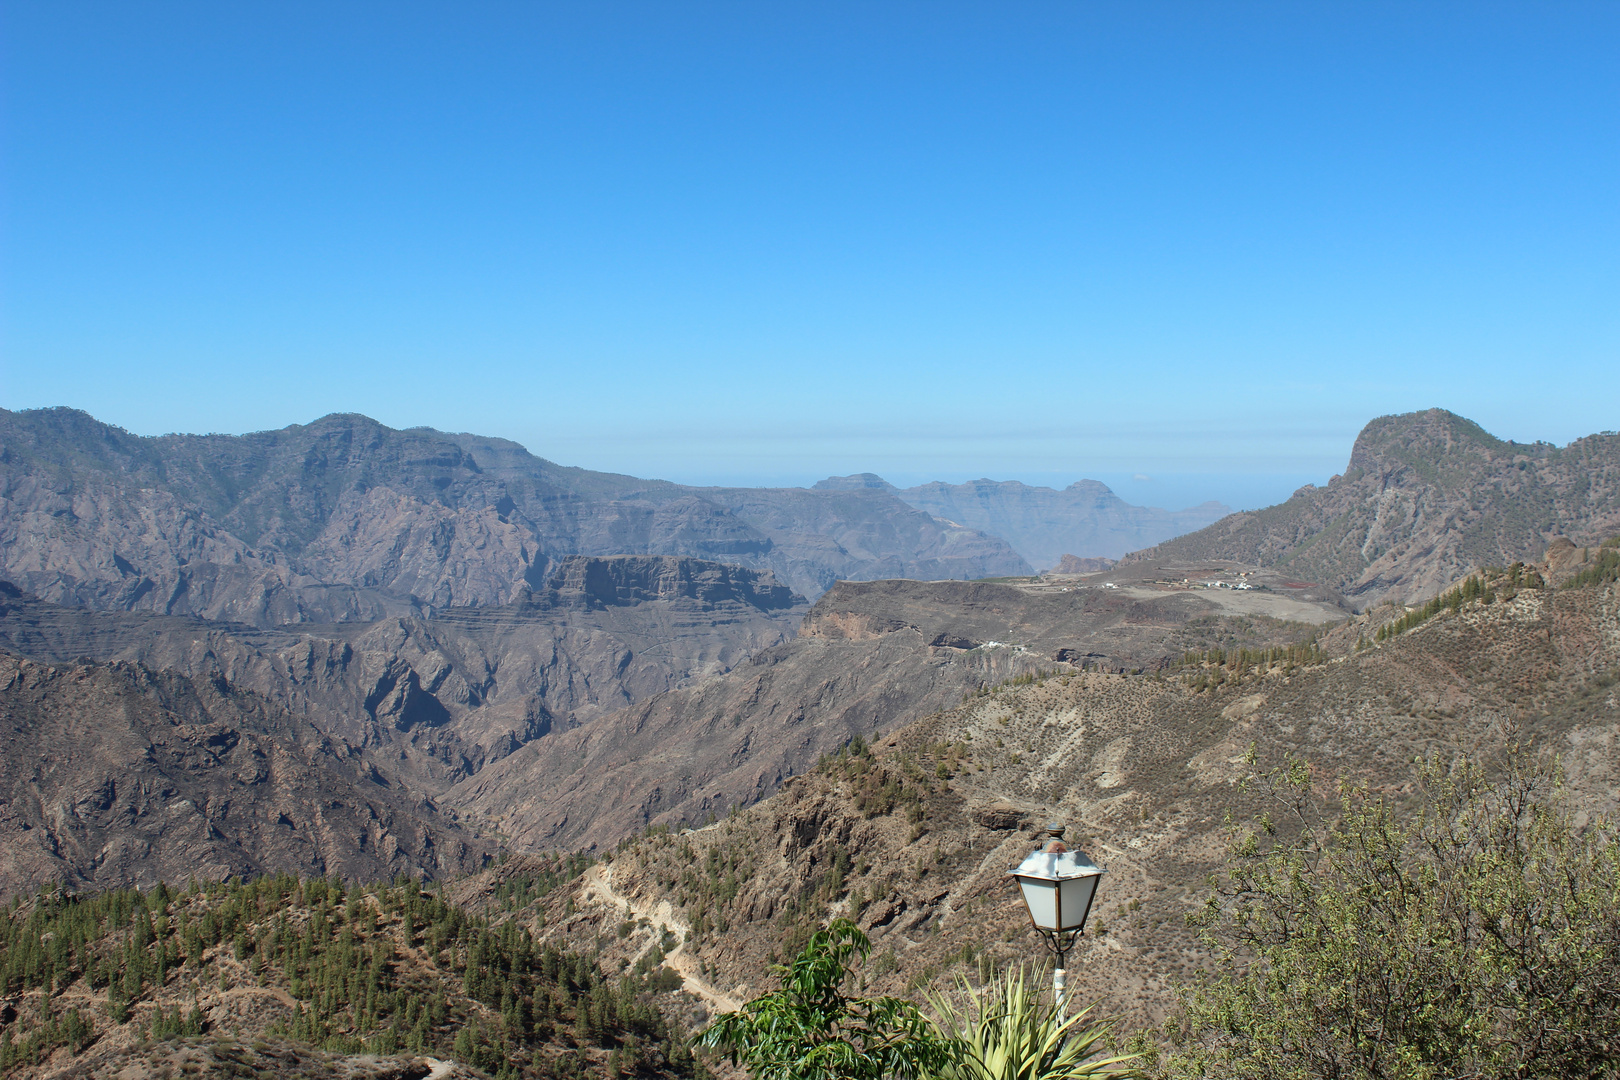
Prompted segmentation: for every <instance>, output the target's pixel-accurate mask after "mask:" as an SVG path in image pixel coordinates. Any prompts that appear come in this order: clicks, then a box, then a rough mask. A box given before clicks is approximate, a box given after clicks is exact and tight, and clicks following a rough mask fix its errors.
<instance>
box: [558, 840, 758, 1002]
mask: <svg viewBox="0 0 1620 1080" xmlns="http://www.w3.org/2000/svg"><path fill="white" fill-rule="evenodd" d="M582 895H583V897H584V899H585V902H586V903H597V904H606V905H608V906H610V907H613V908H616V909H618V910H620V911H623V910H624V909H625V908H629V909H630V913H631V914H632V915H635V916H636V917H637V918H641V919H646V920H647V921H648V922H649V923H651V924H652V926H653V928H654V930H655V931H656V933H655V935H654V940H657V934H659V933H662V932H664V931H666V930H667V931H669V932H670V933H671V934H674V935H675V937H676V939H677V940H678V941H679V942H680V944H679V945H676V946H675V947H674V948H673V949H671V950H670V951H669V952H668V953H666V954H665V955H664V963H666V964H668V965H669V967H670V969H671V970H672V971H674V972H675V974H677V975H679V976H680V977H681V989H683V990H685V991H686V992H687V993H688V994H691V995H692V996H693V997H695V998H697V999H698V1000H699V1001H702V1002H703V1003H704V1004H705V1005H707V1006H708V1007H709V1009H710V1011H712V1012H714V1013H716V1014H719V1013H728V1012H736V1011H737V1010H738V1009H740V1008H742V1005H743V1003H742V1002H740V1001H738V1000H737V999H736V998H734V997H732V996H731V995H730V994H728V993H726V992H725V991H723V990H721V989H720V988H719V987H717V986H715V985H714V984H712V983H710V982H709V981H708V980H706V979H704V978H703V976H702V975H701V974H700V973H699V971H698V962H697V960H696V959H694V958H693V957H691V956H688V955H687V952H686V934H687V932H688V930H689V929H690V928H689V927H688V926H687V925H686V923H685V922H684V921H683V920H682V919H681V918H680V916H679V915H677V914H676V913H675V907H674V905H672V904H671V903H670V902H669V901H668V900H660V901H658V903H656V904H653V905H651V906H649V905H647V904H641V903H637V902H636V901H634V900H632V899H630V898H629V897H627V896H624V895H623V894H621V893H620V892H619V891H618V890H617V889H615V888H614V887H613V867H612V865H611V864H610V865H607V866H604V865H602V864H600V863H598V864H597V865H595V866H593V867H591V868H590V869H589V870H587V871H585V879H584V892H583V894H582Z"/></svg>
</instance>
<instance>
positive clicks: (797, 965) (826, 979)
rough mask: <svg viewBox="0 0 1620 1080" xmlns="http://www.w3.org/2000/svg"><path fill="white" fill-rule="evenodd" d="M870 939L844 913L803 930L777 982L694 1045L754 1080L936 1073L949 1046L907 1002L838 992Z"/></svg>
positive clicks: (870, 1079)
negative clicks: (719, 1053)
mask: <svg viewBox="0 0 1620 1080" xmlns="http://www.w3.org/2000/svg"><path fill="white" fill-rule="evenodd" d="M871 951H872V944H871V942H870V941H869V940H868V939H867V937H866V935H865V934H863V933H862V932H861V930H860V928H859V927H857V926H856V925H855V924H854V923H852V922H850V921H849V920H848V919H834V920H833V921H832V923H831V924H829V925H828V926H827V928H826V929H825V930H818V931H817V932H816V933H815V934H814V935H812V936H811V938H810V941H809V943H808V944H807V945H805V947H804V950H803V951H802V952H800V953H799V955H798V956H797V957H795V958H794V959H793V960H792V961H791V962H790V963H788V964H786V965H783V966H780V967H778V968H776V969H775V970H776V972H777V973H778V974H779V975H780V976H781V984H782V985H781V989H779V990H776V991H774V992H772V993H769V994H765V995H763V996H761V997H757V998H755V999H754V1000H753V1001H750V1002H749V1003H748V1004H746V1005H744V1006H743V1007H742V1008H741V1009H739V1010H738V1011H736V1012H734V1013H727V1014H726V1015H724V1016H722V1017H720V1018H719V1019H718V1020H716V1021H715V1022H714V1023H712V1024H710V1025H709V1026H708V1027H706V1028H704V1029H703V1030H702V1031H701V1032H699V1033H698V1035H697V1039H696V1041H697V1044H698V1045H699V1046H706V1047H710V1048H713V1049H719V1050H723V1051H725V1052H726V1053H728V1054H729V1055H730V1057H731V1060H732V1061H733V1062H736V1063H740V1064H743V1065H746V1066H747V1067H748V1069H749V1070H750V1071H751V1072H752V1073H753V1076H754V1080H882V1078H885V1077H918V1076H924V1075H938V1073H939V1070H940V1069H942V1068H943V1067H944V1066H945V1064H946V1062H947V1061H948V1060H949V1059H950V1057H951V1056H952V1053H953V1050H954V1049H955V1048H954V1047H953V1046H952V1045H951V1044H950V1043H949V1041H948V1040H946V1039H944V1038H941V1037H940V1036H939V1034H938V1033H937V1032H936V1031H935V1030H934V1028H933V1026H932V1025H931V1024H929V1022H928V1020H927V1019H926V1018H925V1017H924V1016H923V1015H922V1014H921V1013H920V1012H919V1011H918V1010H917V1007H916V1006H915V1005H913V1004H911V1003H910V1002H909V1001H902V1000H901V999H899V998H893V997H879V998H856V997H847V996H845V994H844V993H843V984H844V981H845V980H846V979H847V978H848V977H849V967H850V964H851V963H852V962H853V961H854V960H855V959H857V958H859V959H862V960H864V959H865V958H866V957H867V956H868V955H869V954H870V953H871Z"/></svg>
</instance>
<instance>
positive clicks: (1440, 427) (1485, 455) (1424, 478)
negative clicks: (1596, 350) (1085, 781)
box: [1127, 409, 1620, 608]
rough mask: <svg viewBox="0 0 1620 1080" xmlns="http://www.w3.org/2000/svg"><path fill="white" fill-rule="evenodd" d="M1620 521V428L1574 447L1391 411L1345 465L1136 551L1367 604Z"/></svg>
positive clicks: (1610, 530)
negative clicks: (1280, 575)
mask: <svg viewBox="0 0 1620 1080" xmlns="http://www.w3.org/2000/svg"><path fill="white" fill-rule="evenodd" d="M1616 532H1620V435H1616V434H1613V433H1607V434H1602V435H1590V436H1587V437H1586V438H1584V439H1577V440H1576V441H1574V442H1572V443H1570V444H1569V445H1568V446H1565V447H1556V446H1553V445H1551V444H1549V443H1531V444H1524V443H1513V442H1504V441H1503V440H1501V439H1497V438H1495V437H1493V436H1491V435H1490V434H1488V433H1487V432H1485V431H1484V430H1483V429H1481V428H1480V427H1479V425H1477V424H1474V423H1472V422H1471V421H1468V420H1465V419H1463V418H1462V417H1460V416H1456V415H1454V414H1452V413H1449V412H1446V411H1445V410H1443V409H1430V410H1429V411H1427V412H1421V413H1407V414H1405V415H1402V416H1386V417H1381V418H1379V419H1377V420H1374V421H1373V422H1372V423H1370V424H1368V425H1367V426H1366V428H1364V429H1363V430H1362V432H1361V434H1360V436H1358V437H1357V439H1356V443H1355V447H1354V449H1353V450H1352V451H1351V454H1350V464H1349V467H1348V468H1347V469H1346V470H1345V472H1344V474H1343V475H1342V476H1335V477H1334V478H1333V479H1332V480H1331V481H1329V482H1328V485H1327V486H1326V487H1323V488H1318V487H1315V486H1312V485H1307V486H1305V487H1303V488H1301V489H1300V490H1299V491H1297V492H1295V493H1294V496H1293V497H1292V498H1291V499H1289V500H1288V501H1287V502H1285V503H1282V504H1281V505H1279V506H1273V507H1269V508H1268V509H1265V510H1256V511H1252V512H1245V513H1238V514H1232V515H1231V516H1229V517H1227V518H1225V519H1223V520H1221V521H1219V522H1217V523H1216V524H1214V525H1211V526H1210V527H1208V528H1206V529H1203V530H1201V531H1199V532H1195V533H1191V534H1189V535H1187V536H1183V537H1179V538H1177V539H1175V540H1171V541H1168V542H1166V543H1163V544H1160V545H1159V546H1157V547H1155V548H1151V549H1149V550H1146V551H1141V552H1137V553H1135V554H1133V555H1131V556H1129V559H1128V560H1127V561H1132V562H1149V563H1154V562H1175V561H1182V562H1189V561H1191V562H1198V561H1203V562H1209V561H1218V560H1228V561H1233V562H1237V563H1242V564H1248V565H1258V566H1274V567H1286V568H1287V569H1288V570H1289V572H1290V573H1293V574H1295V575H1297V576H1298V578H1299V580H1300V581H1302V582H1321V583H1325V584H1327V585H1328V586H1330V587H1332V588H1335V589H1337V590H1339V591H1340V592H1341V593H1343V594H1344V595H1345V596H1346V597H1348V598H1350V599H1352V600H1354V601H1355V602H1356V603H1357V604H1358V605H1360V606H1361V607H1363V608H1365V607H1369V606H1371V605H1373V604H1376V603H1378V602H1380V601H1381V600H1383V599H1385V598H1391V599H1396V600H1407V601H1410V600H1418V599H1421V598H1424V597H1427V596H1432V595H1434V594H1435V593H1436V592H1438V591H1439V590H1441V589H1443V588H1444V587H1446V586H1447V585H1449V584H1450V583H1451V582H1453V581H1455V580H1456V579H1458V578H1460V577H1462V576H1464V575H1466V574H1467V573H1469V572H1470V571H1471V570H1474V569H1476V568H1478V567H1482V566H1489V565H1507V564H1509V563H1513V562H1518V561H1527V560H1532V559H1535V558H1537V557H1539V556H1540V555H1541V553H1542V552H1543V551H1544V550H1545V549H1546V547H1547V545H1548V543H1549V542H1550V541H1551V540H1553V539H1554V538H1556V537H1559V536H1563V537H1567V538H1568V539H1569V540H1570V541H1572V542H1573V543H1574V544H1577V545H1579V544H1595V543H1598V542H1600V541H1601V540H1602V539H1603V538H1605V537H1607V536H1610V535H1613V534H1614V533H1616Z"/></svg>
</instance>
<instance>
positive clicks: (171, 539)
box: [0, 409, 1028, 626]
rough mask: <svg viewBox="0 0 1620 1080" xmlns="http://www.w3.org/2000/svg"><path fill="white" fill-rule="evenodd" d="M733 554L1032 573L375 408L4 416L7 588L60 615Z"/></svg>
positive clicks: (428, 595)
mask: <svg viewBox="0 0 1620 1080" xmlns="http://www.w3.org/2000/svg"><path fill="white" fill-rule="evenodd" d="M610 554H645V555H672V556H689V557H696V558H705V559H724V560H725V561H727V562H732V563H739V564H742V565H746V566H750V567H753V568H756V569H771V570H773V571H775V572H776V574H777V575H778V577H780V578H781V579H782V581H783V582H784V583H785V584H786V585H787V586H788V587H790V588H793V589H795V590H797V591H799V592H801V593H804V594H806V595H818V594H819V593H820V592H821V591H822V590H823V589H824V588H826V587H827V586H828V585H829V584H831V583H832V582H833V581H835V580H838V579H841V578H857V579H873V578H878V577H885V576H895V575H904V576H913V577H959V578H963V577H985V576H992V575H996V574H1008V573H1021V572H1027V570H1028V567H1027V565H1026V564H1025V563H1024V561H1023V560H1022V559H1020V558H1019V556H1018V555H1017V553H1016V552H1014V551H1013V550H1012V549H1011V548H1010V547H1008V546H1007V544H1006V543H1005V542H1004V541H1002V540H1000V539H998V538H996V537H992V536H986V535H983V534H981V533H978V532H975V531H974V530H972V529H964V528H958V527H953V526H946V525H944V524H942V523H940V522H938V521H935V520H934V519H932V518H931V517H929V516H928V515H927V514H923V513H921V512H919V511H916V510H914V509H912V508H911V507H908V506H906V505H905V504H904V503H903V502H901V501H900V500H899V499H897V498H895V497H894V496H893V495H892V494H888V493H884V492H872V493H870V494H869V495H865V496H860V497H845V496H842V495H840V494H837V493H824V492H807V491H804V490H801V489H760V490H742V489H694V488H683V487H681V486H679V485H676V484H669V483H665V482H663V481H656V480H639V479H637V478H635V477H628V476H617V475H613V474H609V473H592V472H588V471H586V470H583V469H570V468H565V467H562V466H558V465H555V464H553V463H551V462H548V461H545V460H543V459H541V458H537V457H534V456H532V455H530V454H529V453H528V452H527V451H525V450H524V449H523V448H522V447H520V446H517V445H516V444H515V443H509V442H505V441H502V440H494V439H486V438H481V437H479V436H472V435H457V436H451V435H445V434H443V433H440V432H436V431H432V430H431V429H425V428H424V429H413V430H409V431H396V430H394V429H392V428H388V427H385V426H383V425H381V424H378V423H377V422H376V421H373V420H370V419H368V418H366V417H363V416H353V415H334V416H328V417H324V418H322V419H320V420H318V421H316V422H314V423H312V424H308V425H293V426H292V427H288V428H284V429H282V430H280V431H268V432H256V433H253V434H249V435H241V436H230V435H165V436H162V437H160V438H140V437H137V436H133V435H130V434H129V433H128V432H125V431H122V430H120V429H118V428H114V427H111V426H109V425H106V424H101V423H99V422H97V421H96V420H94V419H93V418H91V417H89V416H87V415H86V414H84V413H82V412H78V411H75V410H72V409H42V410H30V411H25V412H5V411H0V574H3V575H4V576H5V578H6V579H7V580H10V581H12V582H13V583H15V584H17V585H19V586H20V587H22V588H23V589H25V590H27V591H29V592H32V593H35V594H37V595H39V596H41V597H43V598H45V599H48V600H52V601H55V602H58V603H71V604H81V605H86V606H91V607H96V608H98V609H102V610H126V611H133V610H138V611H155V612H161V613H164V614H190V615H199V616H202V617H205V618H210V619H227V620H234V621H241V622H250V623H253V624H255V625H259V626H271V625H276V624H278V623H284V622H335V621H345V620H351V619H361V620H364V619H375V618H378V617H380V616H382V615H388V614H394V615H400V614H415V613H425V612H429V611H431V610H433V609H437V608H441V607H466V606H482V605H491V604H494V605H499V604H506V603H511V602H514V601H515V600H516V599H517V598H518V597H519V595H520V594H521V593H523V592H524V591H525V590H532V589H535V588H538V587H539V586H540V585H541V584H542V583H543V582H544V580H545V578H546V576H547V575H548V574H549V572H550V571H551V569H552V568H553V566H554V565H555V563H556V562H557V561H558V560H560V559H563V558H566V557H568V556H570V555H610Z"/></svg>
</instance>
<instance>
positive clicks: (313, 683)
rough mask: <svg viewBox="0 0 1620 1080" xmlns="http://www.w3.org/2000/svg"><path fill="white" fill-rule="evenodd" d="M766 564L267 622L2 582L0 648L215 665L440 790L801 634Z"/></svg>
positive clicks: (795, 608)
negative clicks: (338, 619) (532, 743)
mask: <svg viewBox="0 0 1620 1080" xmlns="http://www.w3.org/2000/svg"><path fill="white" fill-rule="evenodd" d="M805 607H806V605H805V603H804V601H803V599H802V598H801V597H798V596H796V595H794V594H793V593H792V592H791V591H790V590H788V589H787V588H785V587H784V586H782V585H781V584H779V583H778V582H777V581H776V580H775V579H774V578H773V577H772V576H771V575H770V574H768V573H760V572H758V571H752V570H746V569H742V568H739V567H733V566H726V565H723V564H718V563H707V562H697V561H695V560H688V559H673V558H661V557H646V556H621V557H617V558H610V559H590V558H584V557H574V558H570V559H566V560H563V562H562V563H561V564H560V565H559V567H558V569H557V572H556V573H555V574H553V575H552V577H551V578H550V579H549V580H548V582H547V584H546V586H545V587H544V588H543V589H541V590H540V591H539V592H535V593H525V594H524V595H523V596H522V597H521V598H520V599H519V602H518V603H515V604H510V605H503V606H491V607H483V608H450V609H446V610H443V611H440V612H439V613H438V615H437V617H436V618H433V619H426V620H425V619H419V618H414V617H409V616H393V617H389V618H385V619H381V620H377V621H372V622H350V623H338V624H329V625H324V626H322V625H307V624H300V625H296V626H284V627H280V628H272V629H258V628H255V627H252V626H248V625H244V624H228V623H218V622H205V621H202V620H198V619H193V618H187V617H179V616H161V615H151V614H146V613H141V612H122V613H114V612H95V611H90V610H86V609H83V608H71V607H64V606H59V605H53V604H48V603H45V602H43V601H39V600H36V599H34V598H32V597H28V596H25V595H23V594H21V593H19V592H18V591H17V590H16V589H14V588H8V589H6V590H4V591H3V592H0V646H3V647H4V648H5V649H7V650H9V651H11V652H13V653H16V654H19V655H23V656H27V657H29V658H31V659H34V660H39V661H42V662H47V663H70V662H72V661H73V660H75V659H76V658H79V657H88V658H91V659H94V660H98V661H130V662H138V663H141V664H143V665H146V666H148V667H152V668H158V669H169V670H173V671H176V672H180V673H183V674H185V675H190V676H196V677H201V678H219V679H222V680H224V681H226V682H228V684H229V685H231V686H232V687H235V688H238V689H241V690H245V691H249V692H251V693H253V694H255V695H257V696H259V697H261V698H263V699H264V700H266V701H268V702H273V703H274V704H275V705H276V706H278V707H279V708H282V709H284V710H286V711H287V712H289V713H291V714H293V715H296V716H300V717H303V718H305V719H307V720H308V721H310V722H311V723H314V724H316V725H317V726H318V727H319V728H320V729H321V730H323V731H325V732H326V733H328V734H329V735H331V736H332V737H333V738H336V739H341V740H344V741H345V742H348V743H350V744H352V745H354V746H356V747H359V748H361V749H363V750H365V751H366V752H367V753H368V754H372V755H374V756H377V757H378V760H385V761H386V762H388V768H390V769H391V770H394V771H397V772H399V773H400V774H401V775H403V776H405V777H407V778H409V779H410V780H411V781H412V782H413V783H415V784H417V785H419V786H422V787H423V788H424V789H426V790H430V791H437V790H440V789H442V788H443V787H445V786H448V785H449V784H451V783H453V782H455V781H456V780H458V779H461V778H463V777H465V776H468V775H471V774H472V773H475V772H477V771H478V770H479V769H480V768H482V767H483V766H484V765H485V764H486V763H487V762H489V761H491V760H495V759H497V758H499V757H501V756H503V755H505V754H508V753H510V752H511V751H512V750H514V749H516V748H517V747H519V746H521V745H523V744H524V743H526V742H528V741H529V740H531V739H534V738H538V737H539V736H541V735H544V734H545V733H546V732H548V731H550V730H552V728H553V727H558V728H568V727H572V726H574V725H575V724H578V723H582V722H584V721H586V720H588V719H590V718H591V717H593V716H596V715H598V714H600V713H602V712H607V711H613V710H617V709H622V708H624V707H625V706H628V705H630V704H632V703H634V702H637V701H641V700H644V699H646V698H648V697H651V696H653V695H654V694H657V693H659V692H661V691H665V690H668V689H671V688H672V687H675V686H679V685H681V684H682V683H683V682H686V681H688V680H691V679H694V678H701V677H705V676H710V675H714V674H717V673H720V672H723V671H726V670H729V669H730V668H731V667H733V666H734V665H736V664H737V663H739V662H740V661H741V660H742V659H743V658H744V657H746V656H748V655H750V654H752V653H754V652H756V651H758V650H761V649H765V648H768V647H770V646H772V645H775V644H777V643H779V642H781V641H784V640H786V639H787V638H788V637H790V636H791V635H792V634H793V632H794V629H795V627H796V626H797V623H798V621H799V618H800V617H801V616H802V614H803V612H804V610H805Z"/></svg>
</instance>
